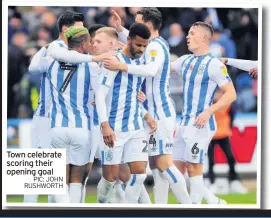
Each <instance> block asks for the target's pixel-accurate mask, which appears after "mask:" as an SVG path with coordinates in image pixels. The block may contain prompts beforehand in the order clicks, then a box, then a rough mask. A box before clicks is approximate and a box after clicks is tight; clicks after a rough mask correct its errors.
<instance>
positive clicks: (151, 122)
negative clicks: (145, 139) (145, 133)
mask: <svg viewBox="0 0 271 218" xmlns="http://www.w3.org/2000/svg"><path fill="white" fill-rule="evenodd" d="M144 119H145V121H146V123H147V124H148V126H149V128H150V129H151V131H150V134H153V133H154V132H155V131H156V130H157V122H156V120H155V119H153V118H152V116H151V115H150V114H149V113H147V114H146V115H145V117H144Z"/></svg>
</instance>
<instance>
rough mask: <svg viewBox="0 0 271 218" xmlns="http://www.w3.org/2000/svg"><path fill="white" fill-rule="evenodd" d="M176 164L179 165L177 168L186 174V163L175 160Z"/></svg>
mask: <svg viewBox="0 0 271 218" xmlns="http://www.w3.org/2000/svg"><path fill="white" fill-rule="evenodd" d="M174 165H175V166H176V167H177V169H178V170H179V171H180V172H181V173H182V174H185V172H186V163H185V162H182V161H174Z"/></svg>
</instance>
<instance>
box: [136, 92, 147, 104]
mask: <svg viewBox="0 0 271 218" xmlns="http://www.w3.org/2000/svg"><path fill="white" fill-rule="evenodd" d="M146 99H147V97H146V95H145V94H144V92H142V91H140V92H139V93H138V95H137V100H138V101H140V102H141V103H143V102H144V101H146Z"/></svg>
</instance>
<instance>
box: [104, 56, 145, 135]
mask: <svg viewBox="0 0 271 218" xmlns="http://www.w3.org/2000/svg"><path fill="white" fill-rule="evenodd" d="M117 58H118V59H119V60H120V61H121V62H123V63H127V64H136V65H140V64H143V62H144V60H143V58H141V59H134V60H133V59H131V58H129V57H127V56H126V55H124V54H123V53H118V55H117ZM143 79H144V78H142V77H139V76H134V75H132V74H128V73H125V72H122V71H119V72H118V73H117V75H116V77H115V79H114V83H113V85H112V87H111V89H110V91H109V94H108V96H107V98H106V104H107V106H108V108H107V109H108V113H109V124H110V126H111V128H112V129H113V130H115V131H121V132H127V131H132V130H138V129H141V128H143V118H142V116H141V107H140V106H139V101H138V100H137V94H138V93H139V90H140V88H141V84H142V82H143ZM102 83H106V81H102Z"/></svg>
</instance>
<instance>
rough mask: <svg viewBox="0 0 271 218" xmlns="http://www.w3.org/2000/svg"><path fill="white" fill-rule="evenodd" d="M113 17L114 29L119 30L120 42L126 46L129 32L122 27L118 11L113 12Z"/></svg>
mask: <svg viewBox="0 0 271 218" xmlns="http://www.w3.org/2000/svg"><path fill="white" fill-rule="evenodd" d="M111 16H112V27H114V28H115V29H116V30H117V32H118V36H119V41H121V42H123V43H125V44H126V43H127V37H128V35H129V30H127V29H125V28H124V27H123V26H122V25H121V18H120V16H119V15H118V13H117V12H116V11H114V10H111Z"/></svg>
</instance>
